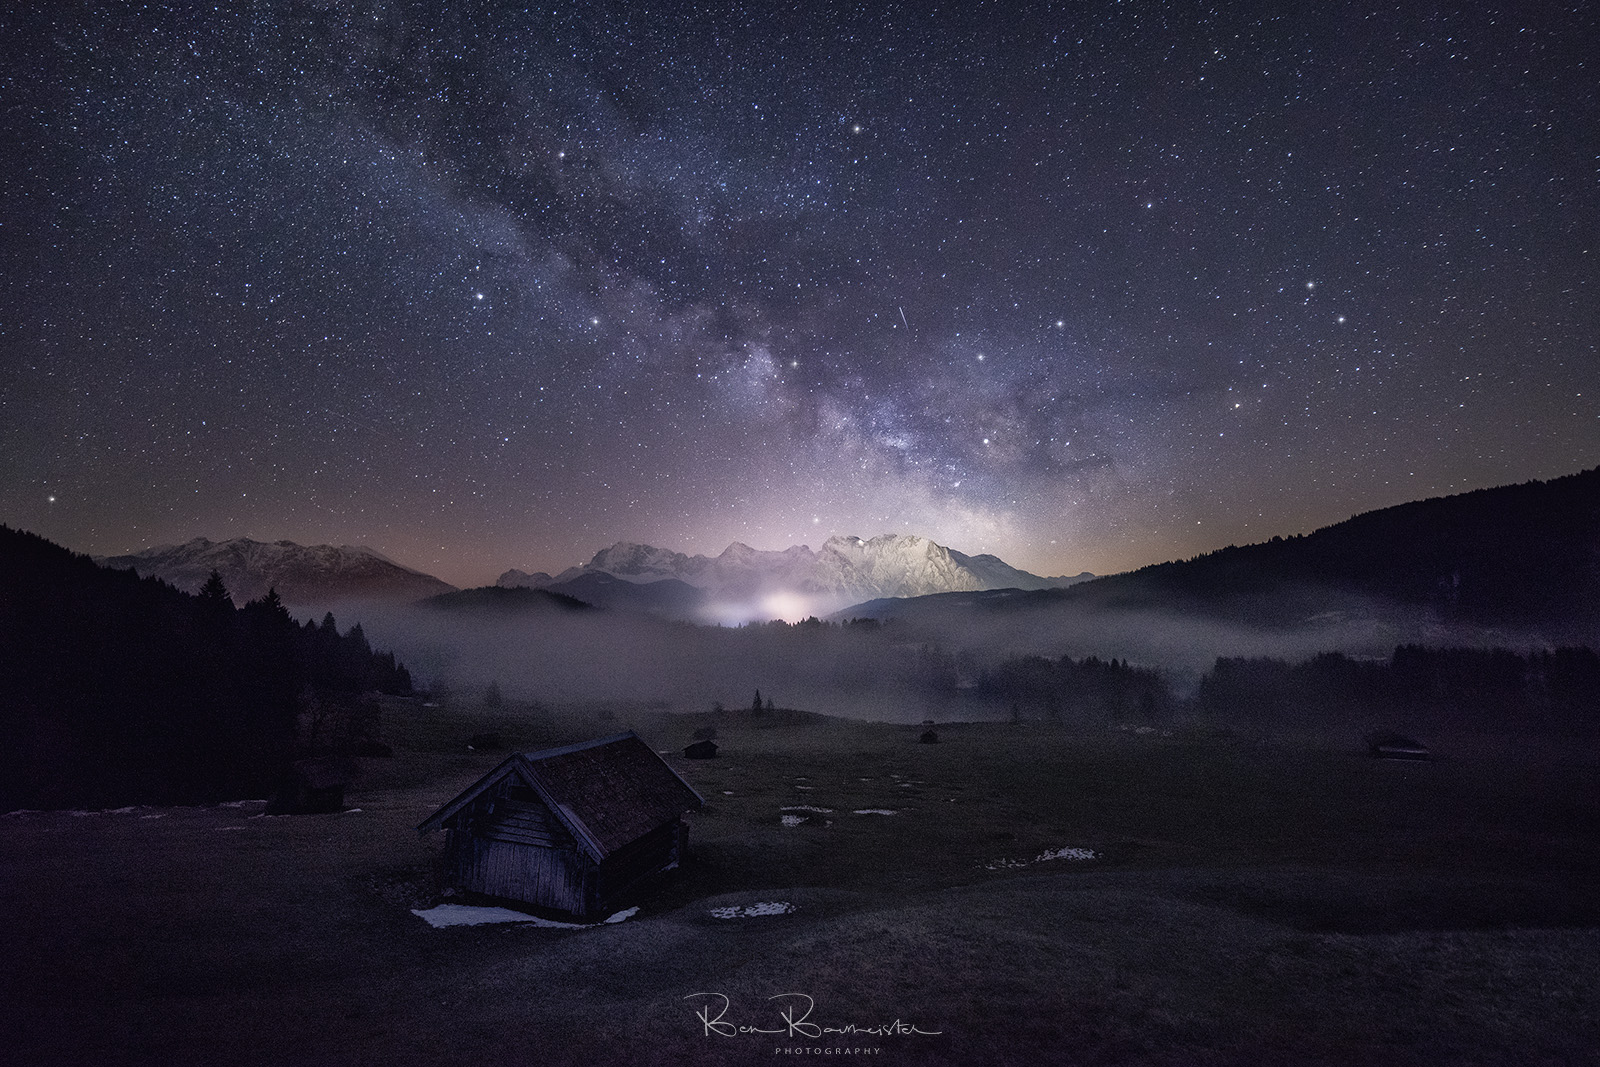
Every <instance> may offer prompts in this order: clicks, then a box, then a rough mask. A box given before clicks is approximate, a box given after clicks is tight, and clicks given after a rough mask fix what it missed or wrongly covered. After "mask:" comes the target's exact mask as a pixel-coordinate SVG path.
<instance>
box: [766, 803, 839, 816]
mask: <svg viewBox="0 0 1600 1067" xmlns="http://www.w3.org/2000/svg"><path fill="white" fill-rule="evenodd" d="M779 810H780V811H814V812H816V813H817V814H818V815H832V814H833V809H832V808H814V807H812V806H811V805H810V804H790V805H788V806H786V807H783V808H780V809H779Z"/></svg>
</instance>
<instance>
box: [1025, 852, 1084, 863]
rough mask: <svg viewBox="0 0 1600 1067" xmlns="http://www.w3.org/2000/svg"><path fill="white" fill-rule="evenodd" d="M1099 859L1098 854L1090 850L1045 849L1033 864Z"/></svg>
mask: <svg viewBox="0 0 1600 1067" xmlns="http://www.w3.org/2000/svg"><path fill="white" fill-rule="evenodd" d="M1099 858H1100V854H1099V853H1098V852H1096V851H1095V850H1094V849H1092V848H1057V849H1046V850H1045V851H1043V852H1041V853H1039V855H1038V857H1037V858H1036V859H1034V861H1033V862H1035V863H1043V862H1045V861H1046V860H1095V859H1099Z"/></svg>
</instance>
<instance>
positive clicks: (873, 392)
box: [0, 2, 1600, 583]
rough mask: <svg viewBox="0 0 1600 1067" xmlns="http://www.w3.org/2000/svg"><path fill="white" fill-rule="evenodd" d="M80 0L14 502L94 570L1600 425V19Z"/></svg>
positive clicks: (1306, 472)
mask: <svg viewBox="0 0 1600 1067" xmlns="http://www.w3.org/2000/svg"><path fill="white" fill-rule="evenodd" d="M1226 6H1230V7H1236V8H1239V9H1241V12H1242V9H1246V8H1252V9H1254V8H1257V7H1260V6H1259V5H1226ZM37 7H38V8H40V10H33V11H14V10H8V11H7V12H6V13H5V14H3V15H0V40H3V41H4V43H3V44H0V48H3V49H4V50H5V63H4V74H3V79H4V82H3V84H4V88H5V111H4V116H3V119H0V123H3V124H0V131H3V137H4V144H5V145H6V149H5V152H4V155H5V157H6V158H7V159H8V160H9V161H8V162H7V163H6V164H5V166H4V168H3V169H0V210H3V215H0V222H3V227H0V267H3V271H4V274H3V290H0V313H3V321H0V344H3V352H0V450H3V453H4V454H3V456H0V521H3V522H6V523H8V524H10V525H13V526H20V527H23V528H27V529H32V530H35V531H37V532H39V533H42V534H44V535H46V536H49V537H52V538H54V539H56V540H59V541H61V542H63V543H66V544H68V545H69V546H71V547H73V548H77V549H80V550H83V551H93V552H106V553H110V552H122V551H128V550H132V549H137V548H140V547H145V546H148V545H152V544H157V543H161V542H172V541H181V540H186V539H188V538H190V537H193V536H198V535H202V534H204V535H207V536H210V537H213V538H216V537H228V536H239V535H249V536H254V537H257V538H262V539H277V538H289V539H293V540H297V541H302V542H307V543H320V542H332V543H344V542H362V543H367V544H371V545H374V546H376V547H379V548H381V549H383V550H385V551H387V552H389V553H390V554H391V555H394V556H396V557H398V558H400V559H402V560H404V561H405V562H408V563H411V564H413V565H415V566H419V567H421V568H423V569H426V570H429V571H431V572H433V573H437V574H439V575H440V576H442V577H445V578H447V579H449V580H452V581H455V582H458V583H480V582H484V581H489V580H492V578H493V576H494V574H496V573H498V571H499V570H501V569H504V568H505V567H509V566H513V565H514V566H520V567H523V568H525V569H533V568H540V569H546V570H552V571H553V570H556V569H559V568H561V567H564V566H566V565H569V564H571V563H574V562H577V561H578V560H580V559H582V558H586V557H587V556H588V555H589V554H590V553H592V552H593V551H594V550H595V549H597V548H599V547H602V546H604V545H606V544H609V543H611V542H612V541H616V540H635V541H647V542H651V543H655V544H660V545H664V546H666V547H670V548H674V549H678V550H682V551H690V552H694V551H704V552H716V551H718V550H720V549H721V548H722V547H723V546H724V545H726V544H727V543H728V542H729V541H731V540H735V539H737V540H741V541H744V542H746V543H749V544H751V545H754V546H756V547H761V548H776V547H782V546H784V545H787V544H791V543H800V542H806V543H810V544H812V545H817V544H820V543H821V541H822V540H823V539H824V538H826V537H827V536H828V535H830V534H835V533H852V534H860V535H863V536H870V535H873V534H877V533H881V532H886V531H900V532H905V533H918V534H923V535H925V536H929V537H932V538H934V539H935V540H938V541H941V542H943V543H946V544H950V545H952V546H954V547H957V548H960V549H962V550H964V551H967V552H981V551H990V552H995V553H997V554H999V555H1001V556H1002V557H1004V558H1005V559H1007V560H1008V561H1009V562H1012V563H1013V564H1016V565H1018V566H1023V567H1027V568H1028V569H1031V570H1034V571H1038V572H1043V573H1051V574H1055V573H1075V572H1077V571H1079V570H1083V569H1090V570H1095V571H1100V572H1106V571H1113V570H1118V569H1123V568H1125V567H1128V566H1133V565H1138V564H1142V563H1147V562H1154V561H1157V560H1162V559H1168V558H1174V557H1181V556H1185V555H1191V554H1193V553H1195V552H1199V551H1203V550H1206V549H1210V548H1214V547H1217V546H1220V545H1223V544H1227V543H1230V542H1240V543H1242V542H1246V541H1254V540H1261V539H1265V538H1266V537H1269V536H1271V535H1273V534H1283V533H1291V532H1297V531H1302V530H1307V529H1311V528H1314V527H1316V526H1319V525H1324V524H1326V523H1328V522H1332V521H1337V520H1339V519H1342V518H1344V517H1346V516H1348V515H1350V514H1352V513H1354V512H1356V511H1360V510H1365V509H1369V508H1372V507H1378V506H1384V505H1388V504H1392V503H1398V502H1401V501H1405V500H1410V499H1416V498H1420V497H1424V496H1429V495H1436V494H1438V493H1442V492H1450V491H1459V490H1464V489H1469V488H1475V487H1480V486H1485V485H1492V484H1499V483H1503V482H1509V481H1521V480H1525V479H1528V478H1534V477H1549V476H1555V475H1559V474H1563V473H1569V472H1572V471H1575V470H1578V469H1581V468H1583V467H1586V466H1591V465H1593V464H1594V462H1595V461H1596V457H1597V456H1600V406H1597V405H1596V403H1595V398H1596V395H1597V393H1600V375H1597V373H1596V371H1597V364H1600V361H1597V357H1596V349H1595V337H1596V329H1595V328H1596V318H1597V311H1596V303H1597V301H1596V295H1597V294H1596V284H1595V282H1596V259H1597V253H1596V250H1595V248H1594V243H1595V239H1596V237H1597V235H1600V211H1597V200H1600V194H1597V180H1596V160H1597V158H1600V133H1597V128H1600V123H1597V122H1596V121H1595V117H1596V115H1597V114H1600V107H1597V103H1600V102H1597V99H1596V95H1597V93H1596V86H1597V84H1600V78H1597V77H1596V73H1597V72H1596V69H1595V65H1594V63H1593V61H1592V59H1591V57H1592V56H1593V55H1595V54H1600V48H1597V46H1600V35H1597V33H1596V25H1595V19H1594V16H1593V13H1592V10H1591V9H1589V8H1587V7H1586V6H1584V5H1573V6H1572V7H1571V8H1570V9H1568V10H1565V11H1562V10H1556V9H1554V8H1543V9H1542V12H1541V13H1539V14H1530V15H1522V14H1517V13H1516V9H1515V8H1511V7H1508V8H1506V9H1504V10H1500V11H1495V10H1488V9H1484V10H1477V11H1473V12H1470V13H1458V14H1439V13H1438V12H1432V13H1428V12H1422V11H1419V12H1417V13H1412V11H1411V6H1410V5H1401V6H1400V8H1399V9H1398V10H1396V9H1395V8H1394V7H1393V6H1392V5H1391V6H1388V7H1384V8H1382V9H1379V8H1376V7H1353V6H1342V5H1317V6H1315V7H1312V6H1309V5H1308V6H1306V7H1305V8H1304V10H1300V11H1297V12H1288V13H1284V14H1281V15H1268V16H1258V15H1257V14H1254V13H1228V12H1226V11H1224V12H1222V13H1209V12H1208V11H1207V10H1206V9H1205V8H1202V7H1199V6H1188V5H1177V4H1166V5H1162V4H1155V3H1122V4H1110V3H1106V4H1070V5H1061V6H1060V7H1058V8H1054V9H1053V8H1050V7H1047V6H1043V5H1034V6H1025V5H1019V4H1001V5H983V4H977V3H964V4H960V5H953V6H951V7H948V8H945V9H943V10H931V11H930V10H926V9H924V8H923V7H922V6H921V5H913V6H911V7H909V8H902V7H898V6H888V7H883V8H876V7H875V6H872V5H869V6H868V7H866V8H861V9H857V8H854V7H851V8H838V7H833V6H829V5H822V4H795V5H786V6H782V7H780V6H779V5H771V6H769V5H751V6H749V7H738V6H714V7H713V6H699V7H697V8H696V9H694V10H691V9H690V6H689V5H665V4H663V5H654V6H651V5H648V4H594V5H574V4H554V5H546V6H545V7H543V8H541V9H539V10H535V11H528V12H524V11H520V10H512V9H510V8H508V7H506V6H503V5H498V4H454V3H452V4H440V3H437V2H433V3H410V4H406V3H388V4H378V5H369V4H361V3H334V2H324V3H315V2H308V3H296V4H282V5H276V4H265V3H262V4H255V5H230V4H224V5H220V6H219V7H215V8H213V7H211V6H205V7H199V6H196V7H193V8H189V7H186V6H183V5H171V6H164V7H159V8H151V9H147V10H130V9H125V8H124V6H123V5H120V4H116V5H113V4H105V5H94V4H86V5H76V6H74V7H72V8H71V9H68V10H62V11H57V10H56V6H55V5H37Z"/></svg>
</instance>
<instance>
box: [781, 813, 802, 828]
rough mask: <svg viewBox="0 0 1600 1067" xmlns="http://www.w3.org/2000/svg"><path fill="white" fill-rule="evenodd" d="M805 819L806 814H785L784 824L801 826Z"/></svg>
mask: <svg viewBox="0 0 1600 1067" xmlns="http://www.w3.org/2000/svg"><path fill="white" fill-rule="evenodd" d="M805 821H806V817H805V816H804V815H785V816H784V817H783V825H785V826H799V825H800V824H801V823H803V822H805Z"/></svg>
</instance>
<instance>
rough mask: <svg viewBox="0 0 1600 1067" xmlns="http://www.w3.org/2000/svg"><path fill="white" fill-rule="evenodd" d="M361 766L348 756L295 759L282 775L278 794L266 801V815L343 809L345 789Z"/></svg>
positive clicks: (310, 813) (305, 813) (316, 813)
mask: <svg viewBox="0 0 1600 1067" xmlns="http://www.w3.org/2000/svg"><path fill="white" fill-rule="evenodd" d="M360 773H361V767H360V765H359V764H358V763H356V761H355V760H353V759H351V758H350V757H348V756H317V757H314V758H312V759H302V760H295V761H294V762H293V763H291V764H290V765H289V767H288V769H287V770H286V771H285V772H284V775H283V779H282V781H281V782H280V783H279V785H278V791H277V792H276V793H274V794H273V796H272V799H271V800H269V801H267V814H268V815H321V814H328V813H331V812H339V811H343V810H344V791H345V787H346V786H348V785H349V784H350V783H351V782H354V781H355V780H356V777H357V776H358V775H359V774H360Z"/></svg>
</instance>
